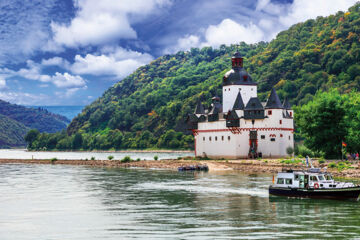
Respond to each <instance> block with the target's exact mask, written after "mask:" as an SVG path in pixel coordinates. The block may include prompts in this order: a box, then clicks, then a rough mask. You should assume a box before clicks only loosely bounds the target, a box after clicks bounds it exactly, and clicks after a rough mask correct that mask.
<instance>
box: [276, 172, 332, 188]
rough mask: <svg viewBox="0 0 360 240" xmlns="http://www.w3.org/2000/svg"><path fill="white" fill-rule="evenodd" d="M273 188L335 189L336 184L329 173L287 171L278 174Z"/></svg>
mask: <svg viewBox="0 0 360 240" xmlns="http://www.w3.org/2000/svg"><path fill="white" fill-rule="evenodd" d="M274 186H276V187H285V188H336V187H337V184H336V183H335V181H334V179H333V178H332V176H331V174H330V173H327V172H321V171H320V170H312V169H310V170H309V171H302V170H287V171H285V172H280V173H278V175H277V177H276V181H275V182H274Z"/></svg>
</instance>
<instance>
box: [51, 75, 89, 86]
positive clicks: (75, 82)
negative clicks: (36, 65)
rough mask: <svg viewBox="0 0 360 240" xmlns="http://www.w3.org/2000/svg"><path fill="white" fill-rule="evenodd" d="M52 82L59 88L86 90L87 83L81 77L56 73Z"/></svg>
mask: <svg viewBox="0 0 360 240" xmlns="http://www.w3.org/2000/svg"><path fill="white" fill-rule="evenodd" d="M51 82H52V83H54V84H55V86H57V87H59V88H84V87H86V81H85V80H84V79H83V78H82V77H80V76H73V75H71V74H69V73H67V72H66V73H64V74H62V73H59V72H56V73H55V75H54V76H53V77H52V79H51Z"/></svg>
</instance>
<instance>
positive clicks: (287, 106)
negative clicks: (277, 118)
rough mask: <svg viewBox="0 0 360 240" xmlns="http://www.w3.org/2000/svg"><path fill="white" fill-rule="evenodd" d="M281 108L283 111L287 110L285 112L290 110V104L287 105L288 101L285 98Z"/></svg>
mask: <svg viewBox="0 0 360 240" xmlns="http://www.w3.org/2000/svg"><path fill="white" fill-rule="evenodd" d="M283 107H284V108H285V109H287V110H290V109H291V105H290V103H289V101H288V99H287V98H285V100H284V103H283Z"/></svg>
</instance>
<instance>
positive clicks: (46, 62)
mask: <svg viewBox="0 0 360 240" xmlns="http://www.w3.org/2000/svg"><path fill="white" fill-rule="evenodd" d="M41 65H42V66H59V67H62V68H64V69H68V68H69V66H70V63H69V61H67V60H66V59H63V58H61V57H53V58H48V59H43V60H41Z"/></svg>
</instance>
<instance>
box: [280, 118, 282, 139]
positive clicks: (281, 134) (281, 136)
mask: <svg viewBox="0 0 360 240" xmlns="http://www.w3.org/2000/svg"><path fill="white" fill-rule="evenodd" d="M280 121H281V120H280ZM280 137H283V135H282V134H281V133H280Z"/></svg>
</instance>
